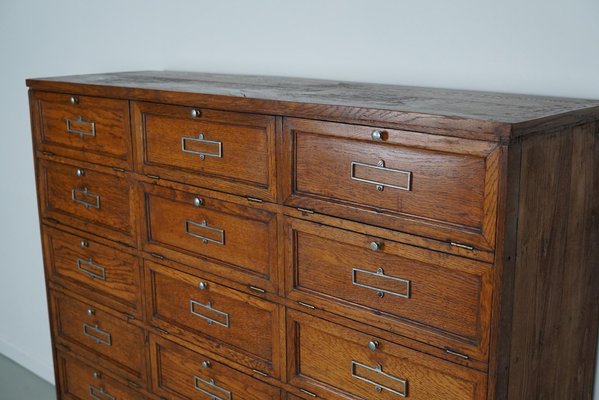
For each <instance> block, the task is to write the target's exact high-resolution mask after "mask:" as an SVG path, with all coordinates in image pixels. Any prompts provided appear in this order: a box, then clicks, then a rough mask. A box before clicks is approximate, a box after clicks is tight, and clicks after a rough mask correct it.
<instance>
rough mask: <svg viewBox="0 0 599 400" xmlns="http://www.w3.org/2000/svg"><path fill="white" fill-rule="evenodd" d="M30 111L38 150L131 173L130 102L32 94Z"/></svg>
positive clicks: (57, 94) (55, 94) (53, 94)
mask: <svg viewBox="0 0 599 400" xmlns="http://www.w3.org/2000/svg"><path fill="white" fill-rule="evenodd" d="M73 99H74V100H73ZM73 101H75V104H73ZM31 107H32V109H33V115H34V119H33V120H32V123H33V125H34V127H35V128H36V129H34V133H35V134H34V140H35V141H36V147H37V149H38V150H41V151H45V152H50V153H55V154H60V155H63V156H66V157H71V158H76V159H80V160H89V161H93V162H97V163H99V164H105V165H111V166H116V167H120V168H126V169H130V167H131V162H132V157H131V134H130V124H129V103H128V102H127V101H125V100H114V99H105V98H99V97H87V96H74V95H69V94H62V93H47V92H32V95H31Z"/></svg>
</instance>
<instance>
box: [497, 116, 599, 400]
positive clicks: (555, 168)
mask: <svg viewBox="0 0 599 400" xmlns="http://www.w3.org/2000/svg"><path fill="white" fill-rule="evenodd" d="M598 155H599V131H598V128H597V124H596V123H593V124H588V125H583V126H580V127H574V128H568V129H566V130H563V131H559V132H555V133H553V134H551V135H549V136H546V137H542V136H538V137H534V138H531V139H529V140H527V141H524V142H523V143H522V159H521V178H520V195H519V215H518V237H517V241H518V242H519V243H522V244H523V246H521V247H519V248H518V252H517V254H516V265H515V271H514V274H515V276H514V289H513V290H514V298H513V307H512V322H511V333H512V334H511V335H510V336H511V338H512V340H511V349H510V352H509V353H510V354H511V357H510V358H509V391H508V392H507V393H505V392H504V393H505V395H507V396H506V397H505V396H504V397H501V396H498V397H497V398H510V399H511V398H552V399H588V400H590V399H591V397H592V392H593V390H592V384H591V382H592V381H593V365H594V363H595V356H594V352H595V346H596V343H597V323H598V318H597V312H598V310H599V290H598V288H599V260H598V258H597V250H596V249H597V243H598V242H597V241H593V239H595V240H596V238H597V231H598V230H599V225H598V220H597V212H598V197H597V196H596V195H597V190H598V189H597V175H598V174H599V169H598V166H599V157H598ZM554 160H560V162H559V163H554V162H553V161H554ZM533 348H534V349H536V351H530V349H533ZM564 371H572V372H576V373H564ZM500 393H501V392H500Z"/></svg>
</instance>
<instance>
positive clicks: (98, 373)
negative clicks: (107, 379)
mask: <svg viewBox="0 0 599 400" xmlns="http://www.w3.org/2000/svg"><path fill="white" fill-rule="evenodd" d="M92 376H93V377H94V379H100V378H101V377H102V373H101V372H100V371H96V372H94V373H93V374H92Z"/></svg>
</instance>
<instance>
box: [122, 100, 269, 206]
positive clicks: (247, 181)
mask: <svg viewBox="0 0 599 400" xmlns="http://www.w3.org/2000/svg"><path fill="white" fill-rule="evenodd" d="M132 113H133V121H134V125H135V132H136V135H135V136H134V137H135V139H136V142H137V145H136V151H137V157H136V159H137V169H138V170H140V171H142V172H143V173H145V174H150V175H157V176H160V177H162V178H167V179H170V180H174V181H178V182H185V183H188V184H194V185H198V186H203V187H209V188H216V189H219V190H223V191H225V192H232V193H236V194H240V195H243V196H254V197H258V198H262V199H267V200H274V197H275V185H276V183H275V179H274V178H275V174H274V173H273V171H274V170H275V168H276V166H275V158H274V140H275V139H274V117H270V116H264V115H253V114H240V113H228V112H222V111H214V110H208V109H198V108H191V107H175V106H167V105H161V104H151V103H133V105H132ZM192 113H194V115H192ZM196 114H197V116H195V115H196ZM200 153H202V154H200Z"/></svg>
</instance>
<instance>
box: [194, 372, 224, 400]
mask: <svg viewBox="0 0 599 400" xmlns="http://www.w3.org/2000/svg"><path fill="white" fill-rule="evenodd" d="M198 381H199V382H202V383H203V384H204V385H206V386H210V387H211V388H214V389H216V390H218V391H219V392H222V393H223V394H224V395H225V397H219V396H218V395H215V394H214V393H211V392H209V391H207V390H206V389H202V388H201V387H199V386H198ZM193 386H194V388H195V389H196V390H197V391H199V392H202V393H204V394H205V395H206V396H209V397H210V398H211V399H212V400H231V399H232V398H233V396H232V394H231V392H230V391H228V390H227V389H225V388H222V387H220V386H218V385H217V384H216V383H215V382H214V379H210V380H206V379H202V378H200V377H199V376H194V377H193Z"/></svg>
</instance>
